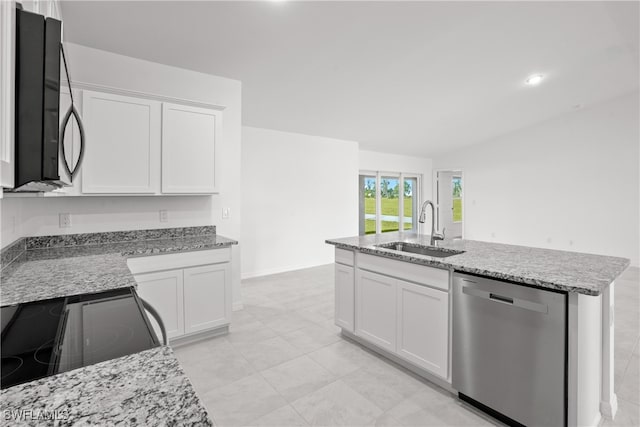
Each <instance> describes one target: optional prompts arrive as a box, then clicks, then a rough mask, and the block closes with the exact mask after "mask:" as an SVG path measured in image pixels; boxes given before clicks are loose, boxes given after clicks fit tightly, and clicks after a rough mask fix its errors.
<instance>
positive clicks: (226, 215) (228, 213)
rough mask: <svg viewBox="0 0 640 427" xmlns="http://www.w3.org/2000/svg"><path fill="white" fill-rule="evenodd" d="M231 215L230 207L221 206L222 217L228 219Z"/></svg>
mask: <svg viewBox="0 0 640 427" xmlns="http://www.w3.org/2000/svg"><path fill="white" fill-rule="evenodd" d="M230 217H231V208H222V219H229V218H230Z"/></svg>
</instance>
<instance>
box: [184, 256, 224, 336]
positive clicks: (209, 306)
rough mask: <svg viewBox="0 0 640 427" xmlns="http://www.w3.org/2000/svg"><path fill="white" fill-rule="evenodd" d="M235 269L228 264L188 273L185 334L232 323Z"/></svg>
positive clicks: (191, 269)
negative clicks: (232, 287) (232, 284)
mask: <svg viewBox="0 0 640 427" xmlns="http://www.w3.org/2000/svg"><path fill="white" fill-rule="evenodd" d="M230 276H231V269H230V267H229V264H228V263H224V264H214V265H205V266H202V267H192V268H187V269H185V270H184V305H185V333H187V334H189V333H193V332H200V331H204V330H206V329H211V328H216V327H218V326H223V325H227V324H229V322H230V320H231V277H230Z"/></svg>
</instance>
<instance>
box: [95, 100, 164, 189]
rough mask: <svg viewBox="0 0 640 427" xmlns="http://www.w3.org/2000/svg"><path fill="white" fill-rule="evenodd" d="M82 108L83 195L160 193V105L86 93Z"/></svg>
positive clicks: (146, 101)
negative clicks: (83, 149) (83, 130)
mask: <svg viewBox="0 0 640 427" xmlns="http://www.w3.org/2000/svg"><path fill="white" fill-rule="evenodd" d="M82 107H83V108H82V112H83V119H84V123H85V153H84V163H83V165H82V192H83V193H103V194H132V193H133V194H153V193H157V192H159V182H160V103H159V102H157V101H151V100H147V99H142V98H133V97H128V96H119V95H112V94H105V93H98V92H91V91H86V90H85V91H84V92H83V106H82Z"/></svg>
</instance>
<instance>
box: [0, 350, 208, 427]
mask: <svg viewBox="0 0 640 427" xmlns="http://www.w3.org/2000/svg"><path fill="white" fill-rule="evenodd" d="M0 409H1V410H2V414H3V419H4V421H3V423H4V425H13V424H19V425H25V424H26V425H34V426H35V425H41V424H42V423H43V421H42V420H43V419H47V418H40V419H38V418H37V417H38V416H40V417H46V416H55V418H56V421H55V422H54V421H51V420H50V419H49V421H48V422H49V424H50V425H54V424H55V425H72V424H82V425H87V424H95V425H115V424H120V423H121V424H124V425H148V426H153V425H205V426H207V425H208V426H211V425H213V422H212V421H211V419H210V418H209V416H208V414H207V411H206V409H205V408H204V406H203V405H202V403H201V402H200V400H199V399H198V397H197V395H196V393H195V391H194V390H193V387H192V386H191V383H190V382H189V380H188V379H187V377H186V376H185V374H184V372H183V371H182V368H180V365H179V364H178V360H177V359H176V357H175V356H174V354H173V351H172V350H171V348H170V347H167V346H162V347H156V348H153V349H150V350H146V351H143V352H140V353H135V354H131V355H129V356H124V357H120V358H118V359H113V360H108V361H105V362H101V363H98V364H95V365H90V366H86V367H84V368H79V369H75V370H73V371H68V372H64V373H61V374H58V375H54V376H50V377H46V378H42V379H39V380H35V381H31V382H28V383H25V384H20V385H16V386H13V387H9V388H7V389H4V390H2V391H0ZM29 411H30V412H29ZM11 415H13V418H11ZM18 416H22V417H23V418H22V419H16V417H18ZM7 417H9V419H8V418H7Z"/></svg>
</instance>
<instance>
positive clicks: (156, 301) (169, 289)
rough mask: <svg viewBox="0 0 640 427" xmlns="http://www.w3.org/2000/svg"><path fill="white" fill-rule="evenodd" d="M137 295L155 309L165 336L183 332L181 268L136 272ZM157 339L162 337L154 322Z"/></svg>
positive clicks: (171, 336)
mask: <svg viewBox="0 0 640 427" xmlns="http://www.w3.org/2000/svg"><path fill="white" fill-rule="evenodd" d="M135 279H136V282H138V295H140V297H141V298H142V299H144V300H145V301H147V302H148V303H149V304H151V305H152V306H153V308H155V309H156V311H157V312H158V314H160V317H162V322H163V323H164V327H165V329H166V331H167V337H168V338H173V337H178V336H180V335H183V334H184V310H183V307H184V305H183V278H182V270H169V271H163V272H160V273H148V274H138V275H136V276H135ZM150 320H151V323H152V324H154V329H156V335H158V339H162V334H161V332H160V330H159V329H157V328H155V322H154V321H153V319H150Z"/></svg>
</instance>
